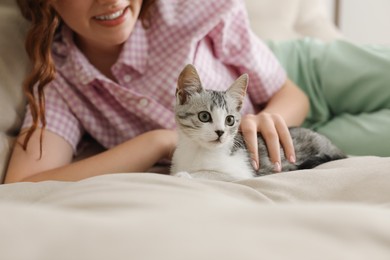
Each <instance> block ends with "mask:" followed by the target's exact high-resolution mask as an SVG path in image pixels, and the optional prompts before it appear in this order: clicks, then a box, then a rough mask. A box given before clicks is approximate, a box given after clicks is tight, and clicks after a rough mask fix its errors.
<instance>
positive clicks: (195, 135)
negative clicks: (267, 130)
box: [171, 65, 346, 181]
mask: <svg viewBox="0 0 390 260" xmlns="http://www.w3.org/2000/svg"><path fill="white" fill-rule="evenodd" d="M247 84H248V75H247V74H244V75H242V76H241V77H239V78H238V79H237V80H236V81H235V82H234V83H233V84H232V85H231V86H230V87H229V89H228V90H226V91H213V90H207V89H204V88H203V87H202V84H201V81H200V78H199V75H198V73H197V71H196V69H195V67H193V66H192V65H187V66H186V67H185V68H184V69H183V71H182V72H181V74H180V76H179V79H178V85H177V90H176V106H175V113H176V116H175V119H176V124H177V131H178V136H179V140H178V145H177V148H176V150H175V152H174V154H173V159H172V168H171V174H172V175H175V176H180V177H188V178H207V179H216V180H225V181H234V180H240V179H247V178H252V177H255V176H262V175H266V174H271V173H274V164H273V163H272V162H271V161H270V159H269V157H268V151H267V147H266V145H265V143H264V140H263V138H262V137H261V135H260V134H259V135H258V145H259V156H260V158H259V161H260V168H259V170H257V171H256V170H255V169H254V168H253V167H252V165H251V163H250V157H249V154H248V151H247V149H246V147H245V144H244V140H243V136H242V135H241V133H240V132H239V126H240V119H241V114H240V110H241V106H242V103H243V100H244V97H245V94H246V88H247ZM290 134H291V137H292V139H293V143H294V148H295V155H296V163H290V162H289V160H287V159H286V158H285V156H284V151H283V150H281V166H282V171H292V170H297V169H309V168H313V167H315V166H317V165H319V164H322V163H325V162H328V161H331V160H337V159H342V158H345V157H346V156H345V155H344V154H343V153H342V152H341V151H340V150H339V149H338V148H337V147H335V146H334V145H333V144H332V143H331V142H330V141H329V140H328V139H327V138H325V137H324V136H322V135H320V134H318V133H316V132H314V131H311V130H309V129H305V128H297V127H296V128H290Z"/></svg>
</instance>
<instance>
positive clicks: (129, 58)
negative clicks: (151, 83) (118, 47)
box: [116, 21, 148, 74]
mask: <svg viewBox="0 0 390 260" xmlns="http://www.w3.org/2000/svg"><path fill="white" fill-rule="evenodd" d="M147 60H148V39H147V35H146V30H145V28H144V27H143V26H142V23H141V21H137V22H136V24H135V25H134V29H133V31H132V33H131V35H130V37H129V39H128V40H127V41H126V42H125V44H124V46H123V49H122V52H121V54H120V55H119V58H118V61H117V62H116V63H117V64H118V63H121V64H124V65H127V66H129V67H131V68H132V69H134V70H136V71H138V72H139V73H141V74H143V73H144V71H145V69H146V64H147Z"/></svg>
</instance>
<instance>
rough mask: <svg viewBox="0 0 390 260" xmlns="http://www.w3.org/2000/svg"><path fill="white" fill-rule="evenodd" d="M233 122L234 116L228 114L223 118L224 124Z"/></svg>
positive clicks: (232, 123)
mask: <svg viewBox="0 0 390 260" xmlns="http://www.w3.org/2000/svg"><path fill="white" fill-rule="evenodd" d="M234 123H235V120H234V116H232V115H230V116H227V117H226V119H225V124H226V125H228V126H233V125H234Z"/></svg>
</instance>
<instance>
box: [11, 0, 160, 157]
mask: <svg viewBox="0 0 390 260" xmlns="http://www.w3.org/2000/svg"><path fill="white" fill-rule="evenodd" d="M53 1H54V0H35V1H31V0H17V3H18V6H19V8H20V10H21V13H22V15H23V16H24V17H25V18H26V19H27V20H29V21H30V22H31V27H30V29H29V31H28V33H27V37H26V42H25V48H26V51H27V54H28V56H29V58H30V61H31V62H32V69H31V71H30V73H29V74H28V75H27V77H26V78H25V80H24V83H23V91H24V94H25V96H26V98H27V101H28V105H29V108H30V110H31V116H32V125H31V127H30V128H29V129H28V130H27V131H26V136H25V138H24V140H23V143H22V147H23V149H24V150H26V149H27V145H28V142H29V140H30V138H31V136H32V135H33V133H34V132H35V130H36V129H37V128H38V126H39V124H41V127H42V128H41V133H40V155H42V140H43V132H44V131H43V130H44V129H45V127H46V117H45V96H44V92H43V90H44V88H45V86H46V85H47V84H48V83H50V82H51V81H52V80H53V79H54V78H55V75H56V68H55V64H54V61H53V58H52V53H51V47H52V43H53V38H54V35H55V33H56V31H57V28H58V26H59V25H60V23H61V20H60V17H59V16H58V15H57V13H56V11H55V10H54V8H53V7H52V5H51V3H52V2H53ZM154 2H155V0H143V3H142V7H141V11H140V15H139V19H141V21H142V24H143V25H144V27H148V26H149V23H150V7H151V6H152V5H153V4H154ZM35 95H37V99H36V98H35Z"/></svg>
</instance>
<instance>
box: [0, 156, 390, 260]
mask: <svg viewBox="0 0 390 260" xmlns="http://www.w3.org/2000/svg"><path fill="white" fill-rule="evenodd" d="M389 169H390V158H380V157H356V158H348V159H345V160H340V161H334V162H330V163H327V164H324V165H321V166H320V167H318V168H316V169H312V170H301V171H295V172H289V173H281V174H275V175H270V176H265V177H259V178H254V179H249V180H243V181H238V182H234V183H228V182H220V181H210V180H199V179H192V180H191V179H181V178H177V177H172V176H167V175H161V174H152V173H128V174H126V173H123V174H111V175H104V176H99V177H94V178H89V179H86V180H83V181H79V182H58V181H46V182H42V183H17V184H7V185H2V186H0V212H1V215H0V216H1V221H0V230H1V233H0V247H1V259H12V260H13V259H40V260H41V259H59V260H60V259H70V258H71V259H95V260H98V259H343V260H344V259H354V260H355V259H386V260H387V259H390V209H389V206H390V203H389V202H390V174H389V172H390V170H389Z"/></svg>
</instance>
